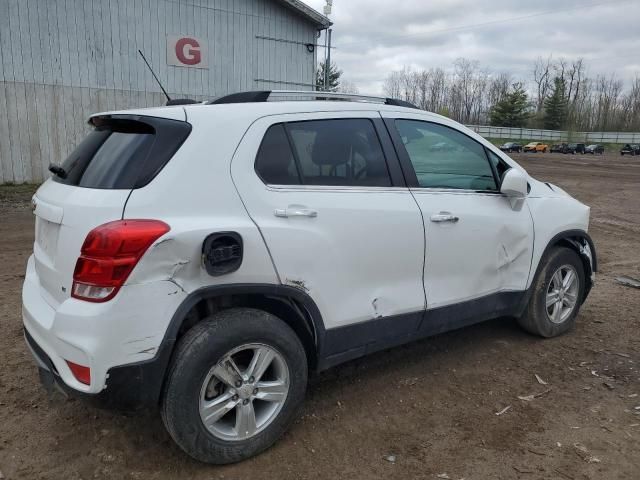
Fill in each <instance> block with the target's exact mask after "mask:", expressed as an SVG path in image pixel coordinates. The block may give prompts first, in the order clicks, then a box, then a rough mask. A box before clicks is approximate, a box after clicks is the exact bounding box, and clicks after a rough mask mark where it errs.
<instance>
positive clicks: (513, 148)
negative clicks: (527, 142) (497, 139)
mask: <svg viewBox="0 0 640 480" xmlns="http://www.w3.org/2000/svg"><path fill="white" fill-rule="evenodd" d="M500 150H502V151H503V152H508V153H511V152H518V153H519V152H521V151H522V145H520V144H519V143H513V142H507V143H505V144H502V145H500Z"/></svg>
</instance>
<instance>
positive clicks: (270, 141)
mask: <svg viewBox="0 0 640 480" xmlns="http://www.w3.org/2000/svg"><path fill="white" fill-rule="evenodd" d="M255 168H256V172H257V173H258V175H259V176H260V178H262V180H263V181H264V182H265V183H271V184H280V185H293V184H302V185H325V186H379V187H388V186H391V177H390V175H389V170H388V168H387V162H386V159H385V156H384V153H383V151H382V146H381V145H380V140H379V139H378V135H377V133H376V131H375V128H374V126H373V123H372V122H371V121H370V120H368V119H336V120H311V121H304V122H290V123H284V124H277V125H273V126H272V127H270V128H269V130H268V131H267V133H266V135H265V138H264V140H263V142H262V145H261V147H260V151H259V152H258V156H257V158H256V167H255Z"/></svg>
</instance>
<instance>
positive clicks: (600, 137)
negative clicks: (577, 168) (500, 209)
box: [467, 125, 640, 143]
mask: <svg viewBox="0 0 640 480" xmlns="http://www.w3.org/2000/svg"><path fill="white" fill-rule="evenodd" d="M467 127H468V128H470V129H471V130H473V131H474V132H476V133H478V134H479V135H482V136H483V137H485V138H505V139H509V140H547V141H557V142H561V141H573V142H584V143H640V133H632V132H568V131H561V130H538V129H535V128H510V127H488V126H483V125H467Z"/></svg>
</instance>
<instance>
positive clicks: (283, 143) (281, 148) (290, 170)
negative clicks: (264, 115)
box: [256, 124, 300, 185]
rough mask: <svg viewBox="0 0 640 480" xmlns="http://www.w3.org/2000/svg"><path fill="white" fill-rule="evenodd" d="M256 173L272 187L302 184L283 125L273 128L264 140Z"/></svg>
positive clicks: (257, 161)
mask: <svg viewBox="0 0 640 480" xmlns="http://www.w3.org/2000/svg"><path fill="white" fill-rule="evenodd" d="M256 172H258V175H259V176H260V178H261V179H262V181H263V182H265V183H270V184H272V185H299V184H300V177H299V176H298V171H297V169H296V164H295V161H294V159H293V153H292V152H291V147H290V145H289V140H287V133H286V132H285V129H284V126H283V125H282V124H278V125H273V126H271V127H270V128H269V130H267V133H266V134H265V136H264V138H263V139H262V144H261V145H260V150H258V156H257V157H256Z"/></svg>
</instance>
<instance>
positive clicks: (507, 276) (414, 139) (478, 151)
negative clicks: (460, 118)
mask: <svg viewBox="0 0 640 480" xmlns="http://www.w3.org/2000/svg"><path fill="white" fill-rule="evenodd" d="M392 116H393V115H392ZM387 125H388V126H389V127H390V128H392V129H395V133H394V137H395V138H396V139H397V141H396V143H400V145H399V147H400V150H401V151H400V155H401V159H402V156H404V158H403V160H404V162H405V163H404V165H405V169H406V168H407V165H408V168H410V169H411V172H410V173H411V175H412V177H413V182H414V185H413V186H412V188H411V191H412V193H413V195H414V196H415V198H416V201H417V203H418V205H419V206H420V209H421V210H422V215H423V218H424V224H425V236H426V242H425V248H426V252H425V269H424V283H425V290H426V297H427V308H428V309H429V310H431V309H436V308H440V307H446V306H451V305H458V304H464V303H465V302H467V301H471V300H478V299H483V298H486V299H493V300H494V301H492V302H491V303H488V304H487V305H486V308H487V311H490V310H492V309H494V308H497V307H496V305H498V304H499V303H498V302H496V301H495V299H496V296H495V295H494V294H499V293H502V292H522V291H524V290H525V289H526V283H527V278H528V275H529V269H530V265H531V255H532V249H533V222H532V219H531V215H530V214H529V210H528V208H527V206H526V203H523V202H521V203H520V205H519V206H518V208H516V209H513V208H512V207H511V204H510V202H509V199H507V198H505V197H504V196H502V195H501V194H500V193H499V181H500V173H503V172H504V170H505V169H507V168H509V166H508V165H507V164H506V163H505V162H504V161H503V160H501V159H500V158H499V157H498V156H497V155H496V154H495V153H493V152H491V151H490V150H489V149H486V148H485V147H484V146H483V145H482V144H480V143H479V142H477V141H476V140H475V139H473V138H471V137H470V136H468V135H467V134H465V133H463V132H462V131H460V130H458V129H456V128H455V127H454V126H453V124H451V125H446V124H444V123H439V122H438V121H425V117H424V116H420V115H416V116H414V117H413V118H412V116H411V115H401V114H398V116H397V117H396V118H391V119H389V120H388V121H387ZM396 134H397V135H396ZM408 182H409V180H408ZM525 202H526V200H525ZM480 305H481V304H478V303H476V304H474V308H478V309H480V310H481V309H482V308H481V306H480ZM467 313H469V314H470V315H471V314H472V312H467ZM476 313H478V314H481V313H482V312H480V311H478V312H476ZM465 315H466V313H465ZM427 318H428V317H427Z"/></svg>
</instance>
